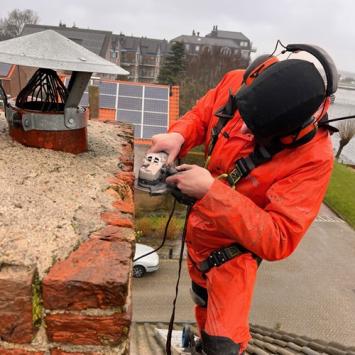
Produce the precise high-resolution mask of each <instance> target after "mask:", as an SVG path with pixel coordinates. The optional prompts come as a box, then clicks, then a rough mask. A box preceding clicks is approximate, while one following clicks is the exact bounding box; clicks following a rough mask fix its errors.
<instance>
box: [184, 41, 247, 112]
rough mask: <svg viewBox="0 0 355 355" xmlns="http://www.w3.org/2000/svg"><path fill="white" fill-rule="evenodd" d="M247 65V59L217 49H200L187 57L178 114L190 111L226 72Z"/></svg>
mask: <svg viewBox="0 0 355 355" xmlns="http://www.w3.org/2000/svg"><path fill="white" fill-rule="evenodd" d="M248 64H249V59H244V58H242V57H241V55H240V54H237V55H236V54H231V53H230V52H223V51H221V48H218V47H214V48H207V47H206V48H202V51H201V52H200V53H199V54H198V55H189V56H188V58H187V64H186V71H185V75H184V77H183V79H182V80H181V81H180V83H179V85H180V113H181V114H184V113H185V112H187V111H188V110H190V109H191V108H192V106H193V105H194V104H195V102H196V100H197V99H199V98H200V97H201V96H203V95H204V94H205V93H206V92H207V91H208V90H209V89H211V88H213V87H214V86H216V84H217V83H218V82H219V81H220V80H221V79H222V77H223V75H224V74H226V73H227V72H228V71H230V70H233V69H242V68H246V67H247V66H248Z"/></svg>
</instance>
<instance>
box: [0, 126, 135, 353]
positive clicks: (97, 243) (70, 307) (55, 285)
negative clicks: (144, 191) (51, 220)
mask: <svg viewBox="0 0 355 355" xmlns="http://www.w3.org/2000/svg"><path fill="white" fill-rule="evenodd" d="M110 124H112V125H113V126H115V127H113V128H114V129H117V130H118V133H117V134H118V135H120V137H124V138H125V139H124V142H123V143H121V144H120V145H118V146H117V158H118V161H117V167H118V168H117V173H116V174H115V176H111V177H110V178H109V180H108V186H109V188H108V189H107V190H106V191H107V193H109V194H110V195H111V196H113V197H114V202H113V209H112V210H110V211H107V212H102V213H101V218H102V220H103V221H104V222H105V224H106V227H104V228H102V229H101V230H99V231H97V232H95V233H93V234H92V235H91V236H90V237H89V238H88V239H87V240H85V241H84V242H83V243H82V244H80V245H79V246H78V247H77V249H76V250H74V251H72V252H71V253H70V255H69V256H68V257H67V258H66V259H65V260H62V261H59V262H57V263H54V265H53V266H52V267H51V268H50V269H49V270H48V273H47V274H46V275H45V276H44V277H43V279H39V278H38V276H37V272H36V268H35V267H25V266H19V265H3V264H2V265H1V264H0V354H1V355H27V354H28V355H39V354H46V355H49V354H51V355H79V354H86V355H97V354H128V353H129V349H128V345H129V342H128V336H129V329H130V323H131V296H130V271H131V264H132V261H131V260H132V255H133V252H134V230H133V221H134V203H133V182H134V175H133V160H134V159H133V134H132V129H131V127H130V126H128V125H122V124H120V123H110ZM106 187H107V186H103V190H105V188H106ZM103 193H104V192H103Z"/></svg>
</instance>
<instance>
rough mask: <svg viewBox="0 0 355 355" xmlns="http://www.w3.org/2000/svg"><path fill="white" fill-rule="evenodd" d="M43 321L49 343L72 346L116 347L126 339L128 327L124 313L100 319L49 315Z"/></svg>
mask: <svg viewBox="0 0 355 355" xmlns="http://www.w3.org/2000/svg"><path fill="white" fill-rule="evenodd" d="M45 321H46V331H47V336H48V340H49V341H51V342H56V343H67V344H73V345H111V346H114V345H118V344H120V343H121V342H122V341H124V340H126V339H127V335H128V329H129V326H130V319H129V316H128V315H127V314H126V313H115V314H112V315H110V316H101V317H100V316H86V315H79V314H69V313H63V314H49V315H47V316H46V319H45Z"/></svg>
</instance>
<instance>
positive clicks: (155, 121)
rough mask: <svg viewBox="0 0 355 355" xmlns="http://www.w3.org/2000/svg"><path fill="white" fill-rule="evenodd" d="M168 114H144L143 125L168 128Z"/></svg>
mask: <svg viewBox="0 0 355 355" xmlns="http://www.w3.org/2000/svg"><path fill="white" fill-rule="evenodd" d="M167 122H168V114H167V113H155V112H144V116H143V124H145V125H151V126H164V127H166V126H167Z"/></svg>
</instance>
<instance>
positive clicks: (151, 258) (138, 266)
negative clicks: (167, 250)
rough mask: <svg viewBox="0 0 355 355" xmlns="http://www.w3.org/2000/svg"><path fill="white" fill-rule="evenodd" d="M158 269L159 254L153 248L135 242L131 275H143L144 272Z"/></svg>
mask: <svg viewBox="0 0 355 355" xmlns="http://www.w3.org/2000/svg"><path fill="white" fill-rule="evenodd" d="M150 252H153V253H152V254H149V255H147V256H145V257H143V258H141V259H139V260H137V261H134V260H136V259H137V258H139V257H141V256H142V255H145V254H147V253H150ZM158 269H159V255H158V254H157V253H156V252H155V251H154V248H152V247H150V246H148V245H144V244H139V243H137V244H136V253H135V254H134V258H133V277H143V276H144V274H145V273H146V272H153V271H156V270H158Z"/></svg>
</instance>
